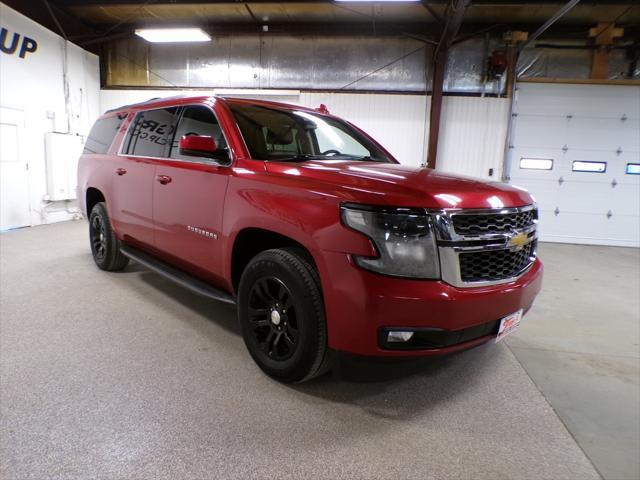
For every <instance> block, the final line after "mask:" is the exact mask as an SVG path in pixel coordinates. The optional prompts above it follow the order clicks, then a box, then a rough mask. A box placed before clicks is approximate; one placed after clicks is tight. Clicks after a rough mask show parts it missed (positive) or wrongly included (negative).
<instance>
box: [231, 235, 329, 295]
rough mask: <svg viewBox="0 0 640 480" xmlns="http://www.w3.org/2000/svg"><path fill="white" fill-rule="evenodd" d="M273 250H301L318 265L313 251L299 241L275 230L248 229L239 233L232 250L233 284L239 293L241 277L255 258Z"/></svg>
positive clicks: (314, 264)
mask: <svg viewBox="0 0 640 480" xmlns="http://www.w3.org/2000/svg"><path fill="white" fill-rule="evenodd" d="M272 248H295V249H298V250H300V251H301V252H302V253H303V255H304V256H305V258H306V259H307V260H308V261H309V262H310V263H311V265H312V266H313V267H314V268H316V270H317V269H318V265H317V264H316V261H315V259H314V257H313V254H312V253H311V251H310V250H309V249H308V248H307V247H306V246H304V245H303V244H302V243H300V242H299V241H297V240H295V239H293V238H291V237H289V236H287V235H283V234H282V233H279V232H276V231H274V230H269V229H265V228H259V227H247V228H244V229H242V230H240V231H239V232H238V234H237V235H236V236H235V238H234V241H233V247H232V250H231V252H232V253H231V272H230V273H231V284H232V286H233V290H234V292H237V291H238V285H239V284H240V277H241V276H242V272H243V271H244V269H245V267H246V266H247V265H248V263H249V262H250V261H251V259H252V258H253V257H255V256H256V255H258V254H259V253H260V252H264V251H265V250H270V249H272Z"/></svg>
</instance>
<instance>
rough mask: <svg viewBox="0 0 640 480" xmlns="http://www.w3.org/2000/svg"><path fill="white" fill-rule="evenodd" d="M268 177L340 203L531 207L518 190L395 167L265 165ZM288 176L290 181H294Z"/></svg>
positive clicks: (329, 163)
mask: <svg viewBox="0 0 640 480" xmlns="http://www.w3.org/2000/svg"><path fill="white" fill-rule="evenodd" d="M266 164H267V170H268V171H269V172H270V173H272V174H281V175H283V176H291V177H293V178H295V181H296V183H298V184H300V183H302V184H303V185H300V186H301V187H303V188H304V186H305V185H304V184H306V187H307V188H310V189H322V190H325V191H326V190H331V193H334V194H336V195H339V196H340V197H342V198H343V200H344V201H352V202H355V203H367V204H372V205H393V206H398V207H426V208H507V207H520V206H523V205H529V204H531V203H533V201H534V200H533V199H532V197H531V196H530V195H529V193H527V191H526V190H523V189H521V188H518V187H514V186H511V185H507V184H505V183H500V182H488V181H483V180H480V179H477V178H472V177H464V176H459V175H451V174H447V173H442V172H437V171H435V170H432V169H429V168H423V167H410V166H406V165H399V164H395V163H379V162H363V161H346V160H322V161H308V162H303V163H288V162H266ZM293 178H292V180H293Z"/></svg>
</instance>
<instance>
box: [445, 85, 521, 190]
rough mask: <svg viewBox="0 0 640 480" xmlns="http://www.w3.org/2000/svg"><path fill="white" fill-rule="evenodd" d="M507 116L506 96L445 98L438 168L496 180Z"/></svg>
mask: <svg viewBox="0 0 640 480" xmlns="http://www.w3.org/2000/svg"><path fill="white" fill-rule="evenodd" d="M508 115H509V100H508V99H506V98H492V97H485V98H480V97H454V96H448V97H445V98H444V101H443V105H442V126H441V128H440V138H439V143H438V160H437V168H438V170H443V171H446V172H451V173H458V174H462V175H470V176H474V177H480V178H485V179H492V180H500V178H501V177H502V159H503V157H504V142H505V136H506V132H507V122H508ZM491 170H492V171H493V172H492V173H493V175H490V171H491Z"/></svg>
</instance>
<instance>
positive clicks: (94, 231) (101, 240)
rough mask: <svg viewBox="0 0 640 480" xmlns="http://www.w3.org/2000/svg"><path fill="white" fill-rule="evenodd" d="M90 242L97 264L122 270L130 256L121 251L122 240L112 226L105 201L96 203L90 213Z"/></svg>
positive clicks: (110, 268)
mask: <svg viewBox="0 0 640 480" xmlns="http://www.w3.org/2000/svg"><path fill="white" fill-rule="evenodd" d="M89 243H90V245H91V253H92V254H93V260H94V261H95V262H96V265H97V266H98V267H99V268H101V269H102V270H108V271H116V270H122V269H123V268H124V267H126V266H127V264H128V263H129V258H128V257H125V256H124V255H123V254H122V252H121V251H120V240H118V238H117V237H116V232H114V231H113V228H111V221H110V220H109V214H108V213H107V207H106V205H105V204H104V202H99V203H96V204H95V205H94V206H93V208H92V209H91V214H90V215H89Z"/></svg>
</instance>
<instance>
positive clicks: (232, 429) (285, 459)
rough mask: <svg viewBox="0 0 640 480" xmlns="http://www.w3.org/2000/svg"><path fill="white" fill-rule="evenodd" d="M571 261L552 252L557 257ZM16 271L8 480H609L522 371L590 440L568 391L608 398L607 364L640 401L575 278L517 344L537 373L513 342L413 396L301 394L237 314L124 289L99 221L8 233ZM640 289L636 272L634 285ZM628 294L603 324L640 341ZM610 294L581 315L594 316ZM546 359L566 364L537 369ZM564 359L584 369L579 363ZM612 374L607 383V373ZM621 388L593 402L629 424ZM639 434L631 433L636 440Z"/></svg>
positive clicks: (389, 387) (130, 278)
mask: <svg viewBox="0 0 640 480" xmlns="http://www.w3.org/2000/svg"><path fill="white" fill-rule="evenodd" d="M602 251H603V255H604V256H607V255H609V251H608V250H606V249H602ZM567 252H569V251H567ZM567 252H563V251H559V249H557V248H556V247H554V246H548V247H543V256H546V255H552V254H553V255H558V256H559V257H560V258H564V257H565V256H567V255H570V253H567ZM612 252H613V253H612V255H617V254H618V252H619V250H617V249H614V250H612ZM0 259H1V264H0V295H1V297H0V414H1V416H0V478H3V479H5V478H6V479H22V478H34V479H41V478H45V477H58V478H88V477H99V478H109V479H111V478H214V477H216V478H217V477H222V478H227V477H228V478H250V477H253V478H265V477H277V478H300V477H306V478H423V479H424V478H439V479H442V478H454V477H455V478H460V477H463V478H474V479H475V478H487V479H489V478H490V479H495V478H522V479H530V478H548V479H562V478H566V479H588V478H598V477H599V476H598V473H597V472H596V470H595V469H594V467H593V465H592V463H591V462H590V460H589V459H588V458H587V457H586V456H585V454H584V453H583V451H582V449H581V448H580V446H578V445H577V444H576V442H575V441H574V439H573V437H572V435H571V434H570V433H569V432H568V431H567V429H566V428H565V426H564V424H563V421H561V420H560V418H558V416H557V415H556V413H555V412H554V409H553V408H552V407H551V406H550V405H549V403H548V402H547V400H545V398H544V396H543V395H542V394H541V393H540V391H539V390H538V389H537V388H536V385H535V384H534V383H533V382H532V380H531V378H530V377H529V376H528V375H527V373H526V372H525V370H524V369H523V367H522V366H521V364H520V362H522V364H523V365H524V367H525V368H526V369H527V370H528V371H529V372H530V373H531V375H532V377H533V379H534V381H535V382H536V383H537V384H538V386H540V388H543V391H544V389H547V390H548V391H544V393H545V395H546V396H547V399H549V400H550V401H551V402H552V404H553V403H554V402H555V401H558V402H559V404H558V405H555V404H554V407H555V408H556V410H557V411H558V413H559V414H560V415H561V416H562V418H563V420H564V423H565V424H566V425H567V426H569V428H572V429H573V428H575V426H574V425H572V418H573V419H574V420H575V419H577V420H575V423H576V424H577V425H578V426H580V425H581V421H582V420H580V418H581V416H584V415H585V414H586V413H589V409H588V408H586V407H585V408H584V409H578V410H575V411H574V410H572V409H571V402H573V401H574V400H575V399H574V398H572V396H571V395H573V392H571V391H569V392H567V390H573V386H574V385H577V386H578V387H580V386H582V387H583V388H584V390H583V391H587V392H589V393H591V392H590V390H589V388H592V387H593V381H590V380H589V378H583V377H581V376H580V375H582V376H584V377H589V376H590V375H591V374H590V373H589V371H587V373H586V374H585V372H584V371H583V370H580V368H581V367H582V366H583V365H592V369H593V370H594V371H596V373H598V375H599V376H597V375H591V376H592V377H593V378H595V379H596V380H595V381H596V382H599V381H600V380H603V381H605V383H606V382H613V380H610V377H611V376H612V374H615V375H614V376H617V377H619V378H620V379H621V382H622V383H624V384H625V385H626V384H627V383H630V384H631V387H629V388H630V389H631V390H632V389H633V388H634V385H635V386H636V387H637V376H638V372H637V358H638V355H637V352H638V346H637V345H635V346H634V345H633V344H632V343H633V342H632V343H631V345H629V346H628V348H627V347H625V349H623V348H622V347H620V348H621V349H620V351H619V352H618V356H619V357H620V358H622V357H624V358H626V359H629V364H630V367H629V369H628V370H625V369H623V370H622V371H619V366H618V364H617V363H613V362H614V360H611V358H610V357H611V356H612V355H611V351H610V350H606V349H604V348H601V349H600V350H598V348H600V347H598V346H599V345H600V343H599V342H597V341H593V340H592V339H591V338H590V335H589V332H590V331H593V332H594V333H595V334H602V335H605V336H607V341H609V340H612V339H615V336H616V333H615V332H620V333H623V332H626V334H627V335H630V333H629V332H631V333H633V331H634V330H633V327H631V328H630V329H623V330H621V329H620V328H611V329H607V328H601V327H599V325H598V324H597V322H595V321H591V322H589V323H588V325H589V327H590V328H591V329H592V330H585V327H584V325H583V324H582V323H580V322H579V320H580V318H581V316H576V314H574V313H573V311H572V310H571V309H572V308H573V307H574V305H573V303H572V302H573V301H574V299H573V298H572V297H570V295H571V294H572V292H573V290H572V289H567V288H566V287H568V285H566V282H561V283H560V284H559V285H555V287H553V284H552V282H554V278H558V277H557V276H556V277H554V274H553V272H552V271H550V270H552V269H550V268H548V269H547V272H548V277H547V283H546V291H545V294H544V295H543V297H542V298H541V301H540V302H539V303H538V305H537V306H536V307H535V309H534V311H533V312H532V314H531V316H529V317H527V320H526V322H525V325H524V326H523V329H522V332H520V333H519V334H518V337H517V338H514V339H512V340H511V348H513V349H514V351H516V352H517V353H518V355H519V357H520V361H518V359H516V357H515V356H514V355H513V353H512V352H511V350H510V349H509V348H508V347H507V345H506V344H504V343H503V344H498V345H487V346H484V347H481V348H478V349H475V350H472V351H469V352H465V353H462V354H459V355H456V356H453V357H448V358H446V359H443V360H439V361H434V362H429V363H426V364H424V365H422V366H421V367H420V368H419V369H417V371H414V372H413V373H412V374H406V373H405V374H404V375H400V372H398V375H397V378H395V379H380V380H379V381H376V382H372V381H369V382H366V383H365V382H362V381H360V382H359V381H354V380H351V381H346V380H339V379H337V378H335V377H333V376H326V377H324V378H322V379H320V380H319V381H316V382H313V383H310V384H305V385H302V386H295V387H291V386H284V385H281V384H278V383H276V382H273V381H271V380H270V379H268V378H267V377H265V376H264V375H263V374H262V373H261V372H260V371H259V370H258V369H257V367H255V366H254V364H253V363H252V362H251V360H250V358H249V356H248V354H247V353H246V351H245V348H244V345H243V343H242V340H241V338H240V336H239V333H238V329H237V326H236V322H235V317H234V311H233V309H232V308H230V307H226V306H222V305H219V304H216V303H214V302H210V301H207V300H204V299H202V298H199V297H197V296H195V295H192V294H190V293H188V292H185V291H183V290H181V289H180V288H178V287H175V286H173V285H171V284H169V283H167V282H166V281H164V280H163V279H162V278H159V277H158V276H156V275H155V274H152V273H149V272H147V271H145V270H143V269H141V268H138V267H137V266H135V265H132V266H130V267H129V268H128V269H127V270H126V271H125V272H122V273H116V274H108V273H104V272H101V271H99V270H97V269H96V268H95V266H94V265H93V263H92V260H91V258H90V255H89V253H88V246H87V243H86V223H84V222H82V221H81V222H72V223H71V222H70V223H65V224H57V225H50V226H44V227H37V228H31V229H24V230H19V231H13V232H10V233H3V234H1V235H0ZM633 259H637V257H633V255H631V257H630V258H628V260H627V262H631V261H632V260H633ZM567 261H569V260H568V259H567ZM580 261H582V257H581V259H580ZM606 263H607V262H603V264H605V266H606ZM623 263H625V262H624V261H623ZM625 272H626V273H625ZM629 272H631V274H633V273H634V270H633V269H632V270H630V271H624V272H618V273H620V274H621V275H622V276H623V277H622V279H625V278H626V275H629ZM599 273H600V272H599ZM603 273H604V272H603ZM559 278H560V279H562V275H561V274H559ZM589 285H590V283H588V282H584V283H583V287H584V288H589ZM598 285H599V283H598ZM615 285H616V284H615V283H609V282H607V283H605V284H604V285H603V286H601V287H599V289H598V292H597V293H598V294H600V295H601V296H602V298H601V301H600V304H599V305H600V307H601V308H602V309H604V308H605V307H606V305H615V307H616V312H617V313H616V312H609V314H608V315H607V316H606V319H607V320H608V321H610V322H611V324H612V325H613V324H617V322H620V321H623V322H626V323H629V324H631V325H633V322H634V321H635V322H636V324H637V315H635V314H636V313H637V309H636V310H635V311H634V310H633V303H632V307H631V309H630V310H627V311H626V316H625V311H624V310H623V309H622V308H621V307H620V305H619V304H618V303H616V301H617V300H618V295H617V294H616V293H615V292H613V293H612V292H610V290H611V288H610V286H615ZM571 286H573V284H572V285H571ZM631 287H633V285H631V286H630V288H631ZM561 292H562V293H561ZM595 293H596V292H594V291H591V292H590V293H589V292H587V293H586V294H584V295H582V296H581V297H580V298H584V299H585V300H584V301H591V300H592V297H593V296H594V295H595ZM556 294H557V295H558V298H556ZM632 296H633V295H632ZM636 296H637V292H636ZM569 299H571V300H569ZM631 302H633V300H631ZM550 315H552V316H553V317H554V318H555V321H557V322H561V321H564V319H565V318H567V319H569V321H573V322H578V325H573V324H571V323H569V324H568V325H567V326H566V327H562V328H561V329H560V330H562V331H564V334H563V335H554V334H550V333H549V332H548V330H547V329H546V328H545V327H544V324H545V322H549V321H553V318H551V319H549V318H548V317H549V316H550ZM634 315H635V317H634ZM623 316H624V317H625V318H624V319H622V318H620V317H623ZM590 318H592V317H590ZM594 318H595V317H594ZM626 323H625V324H626ZM573 326H575V327H576V331H577V332H578V334H577V336H578V337H579V340H580V342H578V341H576V342H575V344H571V340H570V338H571V337H570V333H571V330H572V328H573ZM636 332H637V325H636ZM636 337H637V335H636ZM596 340H597V339H596ZM590 342H592V343H593V345H592V346H593V351H591V352H589V353H593V354H594V357H595V356H596V355H598V357H597V358H595V359H594V360H592V361H591V363H589V361H575V362H574V363H575V364H576V366H574V368H575V371H576V378H575V379H574V382H573V383H572V384H564V388H563V386H562V385H563V383H562V382H561V381H560V382H558V381H555V383H554V380H553V379H554V378H556V376H557V374H558V372H557V369H559V368H560V366H561V365H562V362H565V364H566V365H571V364H572V363H571V362H572V358H574V357H576V356H577V355H578V354H577V353H576V352H581V348H582V349H585V350H586V347H585V345H586V346H589V345H591V343H590ZM636 343H637V342H636ZM567 345H570V346H571V347H572V348H566V347H567ZM545 350H550V351H551V350H553V351H552V352H550V353H549V355H537V352H541V351H545ZM532 352H533V353H532ZM563 352H564V353H566V352H571V353H568V354H567V358H564V357H563V356H562V355H563ZM572 355H573V356H572ZM527 357H528V358H527ZM616 358H617V357H616ZM545 361H546V362H549V363H548V364H547V365H548V366H547V365H545V363H544V362H545ZM601 361H603V362H605V364H606V365H607V367H606V368H602V369H599V367H598V365H599V362H601ZM634 361H635V363H634ZM621 362H622V363H621V364H622V365H624V361H621ZM546 368H548V369H549V371H545V369H546ZM634 368H636V370H633V369H634ZM565 375H567V374H566V373H565ZM356 380H357V379H356ZM580 381H582V382H583V383H580ZM634 382H635V383H634ZM585 385H586V386H585ZM606 385H608V386H605V387H602V390H603V391H604V392H606V393H607V394H606V395H605V394H602V396H601V397H597V398H594V399H592V401H591V403H593V402H594V401H596V402H604V403H605V404H609V405H610V406H611V404H614V405H615V406H616V407H617V406H618V404H625V405H627V406H625V407H621V409H620V410H621V412H623V413H624V412H626V410H625V408H628V402H633V401H635V402H637V398H636V397H634V396H633V395H632V394H619V392H618V390H617V388H618V387H620V385H619V384H618V383H615V382H613V383H607V384H606ZM621 390H622V391H624V389H621ZM636 390H637V388H636ZM549 392H550V393H549ZM598 393H602V392H601V391H600V390H598ZM582 403H585V402H584V401H583V402H582ZM587 403H589V402H587ZM563 405H565V407H564V408H562V407H563ZM636 406H637V404H636ZM585 412H586V413H585ZM615 414H616V411H615V410H613V411H610V412H609V416H610V419H611V420H610V421H611V422H613V425H611V426H610V427H609V428H608V429H606V430H605V431H604V433H605V434H606V435H607V437H606V438H607V439H609V438H610V436H611V435H613V437H615V438H610V440H606V439H605V440H602V439H599V438H598V435H593V430H589V428H585V429H584V432H583V433H581V432H580V431H579V430H580V429H579V428H578V429H576V430H572V433H573V434H574V435H575V436H576V437H577V438H578V440H580V439H581V436H583V435H584V438H585V439H586V440H583V441H585V442H587V443H588V441H589V440H591V441H594V450H593V451H594V452H596V453H597V452H598V451H599V448H601V447H602V446H603V445H605V446H606V443H607V442H608V441H611V442H612V443H613V442H614V441H618V438H617V437H616V432H615V431H614V430H613V429H614V427H615V426H616V425H618V424H619V422H618V421H617V420H616V415H615ZM631 416H632V417H633V416H634V415H633V413H632V414H631ZM632 420H633V419H632ZM635 420H636V421H637V411H636V413H635ZM596 426H597V427H600V425H598V424H597V425H596ZM633 428H634V427H633V426H631V427H630V428H629V429H627V431H626V434H627V435H628V437H629V439H630V441H634V440H636V439H635V437H634V434H635V432H634V431H633ZM590 435H591V437H590ZM598 445H600V447H598ZM595 447H598V448H595ZM584 448H585V450H587V451H588V452H589V450H588V448H587V447H586V446H585V447H584ZM590 455H592V458H594V459H596V460H597V458H596V457H597V455H596V454H592V453H590ZM623 460H624V462H626V463H627V464H628V463H629V460H628V459H623ZM624 462H623V463H624ZM600 470H601V471H603V472H604V471H605V469H604V468H600ZM629 471H631V470H629ZM611 478H614V477H611Z"/></svg>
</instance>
